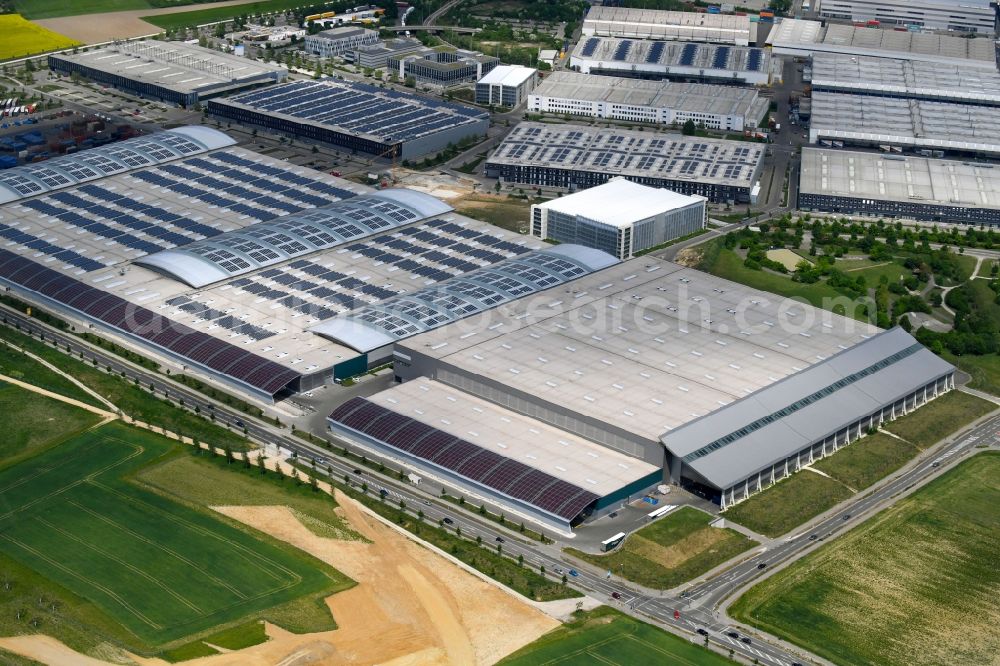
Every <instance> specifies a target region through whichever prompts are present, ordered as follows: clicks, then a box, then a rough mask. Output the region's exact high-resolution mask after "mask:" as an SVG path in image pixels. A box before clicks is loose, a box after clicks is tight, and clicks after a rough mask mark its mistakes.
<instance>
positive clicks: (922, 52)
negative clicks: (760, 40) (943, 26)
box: [767, 18, 997, 71]
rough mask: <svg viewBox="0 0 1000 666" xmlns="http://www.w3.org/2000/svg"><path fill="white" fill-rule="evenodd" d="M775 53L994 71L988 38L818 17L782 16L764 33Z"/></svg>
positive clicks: (994, 62)
mask: <svg viewBox="0 0 1000 666" xmlns="http://www.w3.org/2000/svg"><path fill="white" fill-rule="evenodd" d="M767 43H768V44H769V45H771V47H772V49H773V51H774V53H776V54H778V55H794V56H813V55H816V54H817V53H839V54H842V55H854V56H874V57H877V58H897V59H902V60H925V61H929V62H941V63H950V64H952V65H959V66H961V67H977V68H980V69H988V70H993V71H995V70H996V68H997V59H996V51H995V49H994V45H993V40H992V39H969V38H964V37H957V36H953V35H942V34H937V33H931V32H909V31H906V30H904V31H899V30H882V29H880V28H863V27H858V26H854V25H842V24H836V23H831V24H829V25H826V26H824V25H823V24H822V23H820V22H819V21H806V20H801V19H789V18H786V19H782V20H781V22H780V23H778V24H776V25H775V26H774V28H773V29H772V30H771V33H770V34H769V35H768V37H767Z"/></svg>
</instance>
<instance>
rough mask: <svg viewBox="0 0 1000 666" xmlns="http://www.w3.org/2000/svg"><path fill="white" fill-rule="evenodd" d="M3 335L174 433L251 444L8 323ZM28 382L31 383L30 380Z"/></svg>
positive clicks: (239, 445) (242, 446)
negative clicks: (17, 329)
mask: <svg viewBox="0 0 1000 666" xmlns="http://www.w3.org/2000/svg"><path fill="white" fill-rule="evenodd" d="M0 338H2V339H4V340H9V341H10V342H13V343H14V344H15V345H17V346H18V347H22V348H24V349H27V350H28V351H30V352H32V353H34V354H36V355H37V356H39V357H41V358H43V359H45V360H46V361H48V362H49V363H51V364H52V365H54V366H56V367H57V368H59V369H60V370H62V371H64V372H66V373H67V374H70V375H72V376H74V377H76V378H77V379H79V380H80V381H81V382H83V383H84V384H86V385H87V386H88V387H90V388H91V389H92V390H93V391H95V392H97V393H98V394H100V395H102V396H104V397H105V398H106V399H108V400H110V401H111V403H112V404H114V405H116V406H117V407H119V408H120V409H121V410H122V412H124V413H125V414H128V415H129V416H132V417H134V418H136V419H138V420H140V421H144V422H146V423H152V424H154V425H158V426H163V427H165V428H167V429H168V430H171V431H173V432H179V433H182V434H183V435H185V436H187V437H194V438H197V439H198V440H199V441H202V442H210V443H212V444H213V445H215V446H220V447H225V446H231V447H232V448H233V450H243V449H246V448H248V447H249V443H248V442H247V441H246V439H244V438H243V437H242V435H240V434H238V433H235V432H230V431H229V430H227V429H225V428H223V427H221V426H218V425H215V424H214V423H211V422H210V421H208V420H206V419H203V418H201V417H200V416H197V415H195V414H192V413H190V412H188V411H186V410H184V409H181V408H180V407H178V406H176V405H173V404H171V403H169V402H167V401H165V400H161V399H159V398H155V397H153V396H152V395H151V394H150V393H149V391H148V390H146V389H143V388H141V387H139V386H136V385H135V384H133V383H132V382H129V381H127V380H125V379H122V378H121V377H118V376H115V375H110V374H108V373H107V372H103V371H101V370H98V369H97V368H95V367H94V366H93V365H91V364H89V363H84V362H83V361H80V360H79V359H77V358H73V357H70V356H67V355H66V354H64V353H63V352H61V351H57V350H55V349H53V348H52V347H50V346H48V345H47V344H44V343H43V342H41V341H39V340H37V339H35V338H31V337H29V336H27V335H25V334H23V333H21V332H19V331H15V330H13V329H10V328H8V327H6V326H0ZM26 381H29V382H30V379H26ZM158 395H162V394H158Z"/></svg>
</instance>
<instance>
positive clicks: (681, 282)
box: [330, 257, 954, 530]
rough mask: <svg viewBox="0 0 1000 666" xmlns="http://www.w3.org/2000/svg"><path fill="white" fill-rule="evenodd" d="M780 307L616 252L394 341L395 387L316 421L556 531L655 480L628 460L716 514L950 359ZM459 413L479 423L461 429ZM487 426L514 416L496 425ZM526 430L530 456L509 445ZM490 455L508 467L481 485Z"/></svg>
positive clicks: (894, 401)
mask: <svg viewBox="0 0 1000 666" xmlns="http://www.w3.org/2000/svg"><path fill="white" fill-rule="evenodd" d="M787 306H788V304H787V302H783V301H782V300H781V299H775V298H774V296H773V295H772V294H768V293H765V292H759V291H756V290H753V289H749V288H747V287H745V286H742V285H739V284H735V283H732V282H728V281H726V280H722V279H720V278H716V277H713V276H711V275H707V274H704V273H701V272H699V271H695V270H692V269H688V268H684V267H682V266H679V265H676V264H673V263H670V262H666V261H662V260H658V259H653V258H650V257H643V258H638V259H632V260H629V261H626V262H623V263H620V264H617V265H613V266H610V267H608V268H605V269H603V270H599V271H597V272H595V273H594V274H593V275H589V276H585V277H581V278H579V279H576V280H574V281H572V282H570V283H568V284H566V285H563V286H561V287H560V288H558V289H552V290H549V291H547V292H543V293H541V294H539V295H538V297H536V298H528V299H522V300H520V301H517V302H516V303H513V304H511V305H509V306H508V307H506V308H503V309H498V310H491V311H488V312H484V313H482V314H479V315H474V316H472V317H470V318H469V319H466V320H464V321H462V322H460V323H458V324H452V325H448V326H444V327H442V328H439V329H437V330H435V331H432V332H429V333H425V334H423V335H418V336H416V337H413V338H411V339H409V340H406V341H403V342H400V343H398V344H397V345H396V349H395V359H394V365H395V372H396V375H397V377H398V378H399V379H400V380H402V381H403V382H404V383H403V385H402V386H401V387H397V388H394V389H390V390H389V391H386V392H384V393H381V394H378V395H376V396H373V397H371V398H369V399H357V400H354V401H352V402H351V403H348V404H346V405H344V406H343V407H341V408H340V409H338V410H336V411H335V412H334V413H333V414H332V415H331V418H330V426H331V428H332V429H333V430H334V431H335V432H338V433H340V434H342V435H345V436H347V437H350V438H352V439H354V440H355V441H361V442H362V443H363V444H365V445H367V446H369V447H371V448H373V449H375V450H377V451H379V452H381V453H385V452H388V453H389V454H390V455H394V456H396V457H398V458H401V459H404V460H406V461H407V462H408V463H409V464H412V465H414V466H416V467H417V469H419V470H423V471H424V472H425V473H427V474H428V475H429V476H436V477H437V478H441V479H443V480H446V481H447V482H448V483H451V484H454V485H457V486H458V487H459V489H460V490H461V491H463V492H471V493H478V495H476V496H477V497H485V498H487V499H489V500H490V501H491V502H492V503H494V504H497V505H499V506H501V507H510V510H511V511H513V512H514V513H518V512H520V514H521V515H527V516H528V517H529V518H530V519H533V520H537V521H538V522H541V523H543V524H546V525H549V526H553V525H555V526H557V527H561V528H562V529H563V530H568V529H569V527H570V526H572V525H574V524H576V523H578V522H580V521H581V520H584V519H586V518H587V517H589V516H592V515H600V514H601V513H602V512H608V511H613V510H615V509H616V508H617V507H618V506H620V504H621V503H622V502H624V501H627V499H629V498H631V499H635V498H636V497H637V495H638V494H639V493H640V492H641V490H642V486H643V484H648V485H647V488H648V487H649V486H652V485H654V484H655V483H656V479H655V478H654V477H653V476H652V475H647V474H646V468H632V464H633V463H634V462H639V461H641V462H642V463H644V464H645V465H651V466H653V467H654V468H655V469H657V470H659V475H660V478H661V479H663V480H669V481H672V482H675V483H679V484H681V485H683V486H685V487H687V488H689V489H691V490H693V491H695V492H697V493H699V494H702V495H704V496H706V497H709V498H711V499H713V500H714V501H716V502H718V503H720V504H721V505H722V507H723V508H727V507H729V506H731V505H732V504H734V503H736V502H739V501H741V500H742V499H744V498H745V497H747V496H749V495H750V494H752V493H753V492H756V491H757V490H759V489H760V488H762V487H764V486H767V485H769V484H771V483H774V482H775V481H776V480H778V479H780V478H782V477H784V476H786V475H788V474H790V473H794V472H795V471H797V470H798V469H800V468H801V467H802V466H804V465H807V464H809V463H810V462H812V461H814V460H816V459H818V458H821V457H823V456H826V455H829V454H831V453H833V452H834V451H836V450H837V449H838V448H840V447H842V446H844V445H846V444H848V443H850V442H852V441H854V440H855V439H857V438H859V437H861V436H862V435H863V434H864V433H865V432H867V430H868V429H869V428H870V427H874V426H877V425H878V424H879V423H881V422H883V421H885V420H889V419H892V418H895V417H896V416H900V415H902V414H904V413H906V412H907V411H909V410H911V409H913V408H915V407H917V406H919V405H920V404H922V403H923V402H925V401H926V400H929V399H932V398H934V397H936V396H937V395H938V394H940V393H942V392H944V391H947V390H948V389H950V388H951V387H952V385H953V372H954V368H953V367H952V366H951V365H949V364H947V363H945V362H944V361H942V360H940V359H939V358H937V357H936V356H934V355H933V354H931V353H930V352H929V351H927V350H926V349H924V348H923V347H922V346H921V345H919V344H917V343H916V342H915V341H914V339H913V338H912V337H911V336H910V335H908V334H907V333H906V332H904V331H902V330H901V329H898V328H895V329H892V330H889V331H879V330H878V329H876V328H874V327H872V326H870V325H867V324H863V323H860V322H858V321H855V320H853V319H848V318H844V317H840V316H838V315H834V314H832V313H830V312H826V311H820V310H816V309H814V308H812V307H811V306H808V305H803V304H796V305H795V306H793V307H792V308H790V309H789V308H788V307H787ZM470 409H471V410H472V411H473V412H475V413H477V414H481V415H482V422H483V423H484V425H483V426H482V429H480V428H478V427H475V426H474V425H472V424H471V423H470V422H468V420H467V416H468V412H469V410H470ZM475 418H476V422H477V425H478V423H479V417H475ZM495 418H499V419H500V420H501V421H503V422H504V423H507V422H514V421H515V419H516V424H517V425H516V427H514V426H511V428H510V430H509V431H508V430H505V429H504V428H502V427H501V428H494V427H493V426H492V425H491V424H492V423H493V421H494V419H495ZM504 419H507V421H504ZM525 428H527V429H528V432H530V433H532V434H533V435H535V437H533V438H531V442H532V444H534V443H535V442H536V441H537V442H538V450H537V451H536V450H534V448H533V446H527V445H525V444H524V443H522V441H521V439H520V438H521V433H523V432H524V429H525ZM553 428H556V429H559V430H560V431H562V432H563V433H564V434H561V435H560V434H559V433H553V434H551V435H550V434H549V433H550V432H551V429H553ZM552 438H557V442H558V444H559V446H561V447H563V448H562V452H563V454H562V455H561V456H558V458H559V459H561V460H562V462H561V463H560V467H555V466H554V465H555V463H554V462H553V463H549V461H548V459H549V456H550V455H551V451H552V450H553V449H554V450H555V451H556V452H558V451H560V449H559V448H558V447H550V446H549V445H548V442H549V441H550V440H551V439H552ZM581 440H586V442H590V443H593V444H595V445H599V446H600V450H595V449H591V448H589V447H587V446H585V442H584V441H581ZM453 454H454V455H453ZM605 456H608V458H607V459H606V460H605ZM587 458H592V459H596V460H595V462H596V461H597V460H604V462H603V463H601V464H602V465H603V469H604V470H605V474H609V473H610V472H614V476H615V480H616V483H615V484H614V485H618V486H619V489H617V490H614V489H612V488H609V487H601V488H598V487H596V485H597V482H598V478H603V477H596V476H588V475H587V474H586V473H585V474H582V475H581V474H580V473H579V472H578V471H577V470H576V469H575V466H576V465H577V464H578V463H581V462H583V461H586V460H587ZM507 460H512V461H513V462H515V463H520V464H521V465H523V467H522V466H514V465H511V464H510V463H507V462H505V461H507ZM502 465H508V466H511V467H512V470H511V471H512V472H513V470H514V469H516V470H517V471H516V473H513V476H512V475H511V474H498V476H496V477H491V476H490V472H491V471H493V470H500V469H501V466H502ZM442 467H444V468H446V469H445V470H442V469H441V468H442ZM615 468H617V469H615ZM617 470H622V471H621V472H619V471H617ZM556 472H560V473H556ZM626 472H627V473H626ZM543 473H545V474H547V475H548V477H555V478H547V477H545V476H541V474H543ZM532 475H534V476H535V477H536V478H537V479H538V482H537V483H539V484H542V485H550V486H551V487H553V488H556V487H562V488H563V490H562V491H561V493H560V497H561V498H562V499H561V500H560V501H559V502H556V500H555V499H551V500H550V501H542V497H543V496H544V494H543V493H542V492H541V487H540V486H538V485H537V484H533V485H531V486H530V489H525V490H524V492H523V493H518V492H514V489H515V488H519V486H518V485H517V484H516V482H515V480H514V478H513V477H520V478H523V479H525V480H526V481H527V480H528V479H530V478H531V476H532ZM581 478H583V482H582V483H581V482H580V479H581ZM588 478H589V479H590V481H587V479H588ZM557 479H558V480H559V481H562V482H566V483H569V484H570V487H569V488H565V487H564V486H559V484H558V482H557ZM588 484H589V485H588ZM581 488H582V489H584V490H588V489H589V490H591V492H590V493H589V494H586V495H577V494H576V493H577V491H578V490H579V489H581ZM574 496H575V497H576V501H571V499H570V498H571V497H574ZM553 502H555V504H553ZM525 505H527V506H525Z"/></svg>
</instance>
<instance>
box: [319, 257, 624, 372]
mask: <svg viewBox="0 0 1000 666" xmlns="http://www.w3.org/2000/svg"><path fill="white" fill-rule="evenodd" d="M616 263H618V260H617V259H615V258H614V257H612V256H611V255H610V254H607V253H605V252H602V251H600V250H594V249H592V248H587V247H583V246H582V245H571V244H567V245H558V246H556V247H553V248H548V249H545V250H536V251H534V252H530V253H528V254H523V255H521V256H519V257H516V258H514V259H508V260H507V261H503V262H501V263H499V264H495V265H493V266H489V267H487V268H482V269H480V270H478V271H472V272H471V273H467V274H465V275H464V276H461V277H457V278H453V279H451V280H448V281H447V282H445V283H443V284H441V285H440V286H434V287H429V288H427V289H423V290H421V291H417V292H414V293H412V294H407V295H405V296H398V297H396V298H393V299H389V300H387V301H384V302H383V303H380V304H378V305H371V306H368V307H366V308H362V309H360V310H355V311H353V312H351V313H350V314H347V315H343V316H340V317H335V318H333V319H331V320H329V321H326V322H323V323H322V324H320V325H318V326H315V327H313V328H312V329H310V330H311V331H312V332H313V333H318V334H320V335H323V336H325V337H328V338H331V339H333V340H336V341H337V342H340V343H342V344H345V345H347V346H349V347H352V348H353V349H357V350H358V351H360V352H369V351H372V350H374V349H378V348H379V347H384V346H386V345H388V344H392V343H393V342H397V341H399V340H403V339H405V338H408V337H411V336H413V335H417V334H418V333H424V332H426V331H431V330H434V329H436V328H439V327H441V326H444V325H446V324H450V323H452V322H455V321H458V320H459V319H463V318H465V317H469V316H472V315H474V314H479V313H481V312H484V311H486V310H489V309H490V308H493V307H495V306H497V305H501V304H503V303H508V302H510V301H513V300H516V299H518V298H521V297H524V296H528V295H530V294H534V293H537V292H539V291H542V290H545V289H549V288H550V287H555V286H558V285H560V284H564V283H566V282H568V281H570V280H574V279H576V278H578V277H582V276H584V275H587V274H589V273H592V272H594V271H598V270H601V269H603V268H607V267H608V266H612V265H614V264H616Z"/></svg>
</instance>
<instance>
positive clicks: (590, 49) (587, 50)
mask: <svg viewBox="0 0 1000 666" xmlns="http://www.w3.org/2000/svg"><path fill="white" fill-rule="evenodd" d="M600 43H601V40H600V39H598V38H597V37H591V38H590V39H588V40H587V42H586V43H585V44H584V45H583V51H582V53H583V55H585V56H592V55H594V49H596V48H597V45H598V44H600Z"/></svg>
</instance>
